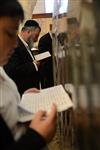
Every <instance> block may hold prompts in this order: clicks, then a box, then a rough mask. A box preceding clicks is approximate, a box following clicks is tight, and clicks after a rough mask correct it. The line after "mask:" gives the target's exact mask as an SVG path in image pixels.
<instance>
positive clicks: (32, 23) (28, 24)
mask: <svg viewBox="0 0 100 150" xmlns="http://www.w3.org/2000/svg"><path fill="white" fill-rule="evenodd" d="M24 27H39V24H38V23H37V22H36V21H35V20H27V21H26V22H25V24H24Z"/></svg>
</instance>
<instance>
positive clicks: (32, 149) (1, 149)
mask: <svg viewBox="0 0 100 150" xmlns="http://www.w3.org/2000/svg"><path fill="white" fill-rule="evenodd" d="M45 145H46V142H45V140H44V139H43V138H42V137H41V135H39V134H38V133H37V132H36V131H34V130H32V129H28V130H27V132H26V134H25V135H23V136H22V138H21V139H20V140H19V141H17V142H15V141H14V139H13V136H12V134H11V132H10V130H9V128H8V127H7V125H6V124H5V122H4V120H3V118H2V117H1V116H0V150H41V149H42V148H43V147H45Z"/></svg>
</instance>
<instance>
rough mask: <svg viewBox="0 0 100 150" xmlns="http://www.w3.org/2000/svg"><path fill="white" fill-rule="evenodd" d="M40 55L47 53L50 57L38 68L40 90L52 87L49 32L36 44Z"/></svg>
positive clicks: (50, 39)
mask: <svg viewBox="0 0 100 150" xmlns="http://www.w3.org/2000/svg"><path fill="white" fill-rule="evenodd" d="M38 49H39V52H40V53H43V52H46V51H49V52H50V54H51V57H50V58H48V59H46V60H45V63H44V64H43V66H41V68H40V73H41V77H42V79H41V83H42V88H46V87H51V86H53V85H54V81H53V63H52V38H51V36H50V34H49V32H48V33H47V34H45V35H43V36H42V37H41V38H40V40H39V44H38Z"/></svg>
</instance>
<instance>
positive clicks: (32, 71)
mask: <svg viewBox="0 0 100 150" xmlns="http://www.w3.org/2000/svg"><path fill="white" fill-rule="evenodd" d="M18 42H19V44H18V47H17V48H16V49H15V51H14V53H13V55H12V57H11V59H10V60H9V62H8V64H6V65H5V66H4V69H5V71H6V73H7V74H8V75H9V76H10V77H11V78H12V79H13V80H14V81H15V83H16V85H17V87H18V90H19V92H20V94H22V93H23V92H24V91H25V90H27V89H28V88H32V87H37V88H39V72H38V71H36V68H35V66H34V64H33V63H32V62H33V60H32V58H31V56H30V54H29V53H28V51H27V49H26V47H25V46H24V44H23V43H22V41H21V40H20V39H19V38H18Z"/></svg>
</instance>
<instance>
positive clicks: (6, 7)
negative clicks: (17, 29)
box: [0, 0, 24, 20]
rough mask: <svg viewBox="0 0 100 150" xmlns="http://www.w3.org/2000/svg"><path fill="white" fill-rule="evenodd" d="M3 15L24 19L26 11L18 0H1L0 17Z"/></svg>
mask: <svg viewBox="0 0 100 150" xmlns="http://www.w3.org/2000/svg"><path fill="white" fill-rule="evenodd" d="M3 16H9V17H19V18H20V19H21V20H23V19H24V11H23V8H22V6H21V5H20V3H19V2H18V0H0V17H3Z"/></svg>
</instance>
